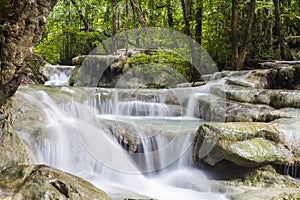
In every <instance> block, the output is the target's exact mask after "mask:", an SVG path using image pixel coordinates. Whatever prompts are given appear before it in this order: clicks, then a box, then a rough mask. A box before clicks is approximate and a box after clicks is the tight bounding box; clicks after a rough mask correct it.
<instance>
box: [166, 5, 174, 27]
mask: <svg viewBox="0 0 300 200" xmlns="http://www.w3.org/2000/svg"><path fill="white" fill-rule="evenodd" d="M167 11H168V24H169V27H173V26H174V18H173V9H172V1H168V3H167Z"/></svg>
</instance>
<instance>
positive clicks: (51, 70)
mask: <svg viewBox="0 0 300 200" xmlns="http://www.w3.org/2000/svg"><path fill="white" fill-rule="evenodd" d="M74 68H75V66H61V65H50V64H46V67H45V69H44V74H45V75H46V77H47V78H48V81H46V83H45V85H47V86H67V85H69V77H70V75H71V72H72V70H73V69H74Z"/></svg>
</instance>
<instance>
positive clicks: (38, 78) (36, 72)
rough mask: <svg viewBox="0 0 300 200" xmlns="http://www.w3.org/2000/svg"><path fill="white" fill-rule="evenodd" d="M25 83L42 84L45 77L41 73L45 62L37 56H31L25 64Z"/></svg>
mask: <svg viewBox="0 0 300 200" xmlns="http://www.w3.org/2000/svg"><path fill="white" fill-rule="evenodd" d="M26 65H27V68H26V72H25V79H26V80H23V81H26V82H25V83H32V84H44V83H45V82H46V81H47V77H46V76H45V75H44V73H43V71H44V68H45V66H46V61H45V60H44V59H43V58H42V57H41V56H39V55H37V54H33V55H32V57H31V58H30V60H29V61H28V62H27V63H26Z"/></svg>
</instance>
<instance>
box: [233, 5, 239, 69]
mask: <svg viewBox="0 0 300 200" xmlns="http://www.w3.org/2000/svg"><path fill="white" fill-rule="evenodd" d="M238 14H239V0H232V11H231V31H232V33H231V34H232V35H231V44H232V60H231V65H232V67H233V68H234V69H237V66H238V59H239V38H238V31H239V30H238V29H239V27H238Z"/></svg>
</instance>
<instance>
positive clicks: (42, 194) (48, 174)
mask: <svg viewBox="0 0 300 200" xmlns="http://www.w3.org/2000/svg"><path fill="white" fill-rule="evenodd" d="M0 198H1V199H6V198H7V199H8V198H11V199H14V200H23V199H40V200H50V199H74V200H77V199H78V200H81V199H99V200H109V199H111V198H110V197H109V196H107V195H106V194H105V193H104V192H102V191H101V190H99V189H97V188H96V187H95V186H93V185H92V184H90V183H88V182H87V181H85V180H83V179H81V178H78V177H76V176H74V175H71V174H68V173H64V172H62V171H59V170H57V169H53V168H51V167H47V166H44V165H38V166H26V165H16V166H13V167H10V168H6V169H5V170H3V171H2V172H1V173H0Z"/></svg>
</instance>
